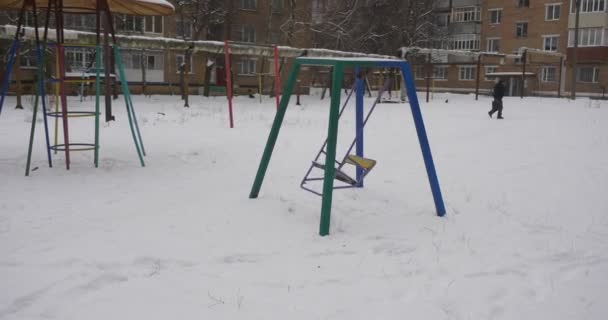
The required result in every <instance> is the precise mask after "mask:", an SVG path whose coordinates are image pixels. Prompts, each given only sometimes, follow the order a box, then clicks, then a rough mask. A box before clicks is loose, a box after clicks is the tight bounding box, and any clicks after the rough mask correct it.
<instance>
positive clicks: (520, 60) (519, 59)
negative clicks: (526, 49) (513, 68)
mask: <svg viewBox="0 0 608 320" xmlns="http://www.w3.org/2000/svg"><path fill="white" fill-rule="evenodd" d="M513 54H514V55H516V57H515V58H513V63H515V64H521V63H523V62H524V59H525V58H524V54H523V52H519V50H517V49H515V50H513Z"/></svg>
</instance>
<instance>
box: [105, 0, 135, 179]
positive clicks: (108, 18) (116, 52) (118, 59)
mask: <svg viewBox="0 0 608 320" xmlns="http://www.w3.org/2000/svg"><path fill="white" fill-rule="evenodd" d="M100 1H101V2H102V3H103V6H104V9H105V12H106V21H107V26H108V28H109V29H110V34H111V35H112V43H113V45H114V56H115V60H116V64H117V65H118V74H119V77H120V87H121V88H122V94H123V95H124V97H125V106H126V108H127V116H128V118H129V127H130V128H131V135H132V136H133V142H134V143H135V149H136V150H137V156H138V157H139V162H140V164H141V166H142V167H145V166H146V164H145V162H144V158H143V155H142V154H143V153H142V149H143V144H142V145H141V146H140V143H141V137H138V135H137V133H136V132H135V128H134V126H133V123H134V122H133V114H132V112H131V110H132V108H131V106H130V103H131V95H130V94H129V85H128V83H127V81H126V79H127V78H126V76H125V70H124V68H123V66H122V57H121V56H120V52H119V50H118V44H117V42H116V34H115V32H114V25H113V21H112V20H113V16H112V12H111V11H110V5H109V4H108V0H100ZM106 67H107V66H106ZM106 81H109V79H106ZM135 125H137V123H135ZM138 132H139V128H138Z"/></svg>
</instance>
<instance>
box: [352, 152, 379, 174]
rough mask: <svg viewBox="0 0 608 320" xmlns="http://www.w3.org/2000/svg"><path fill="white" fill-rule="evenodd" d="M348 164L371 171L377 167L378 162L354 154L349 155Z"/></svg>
mask: <svg viewBox="0 0 608 320" xmlns="http://www.w3.org/2000/svg"><path fill="white" fill-rule="evenodd" d="M346 163H348V164H352V165H353V166H356V167H359V168H361V169H363V170H365V171H370V170H372V169H373V168H374V166H376V160H374V159H368V158H363V157H359V156H357V155H354V154H349V155H348V157H346Z"/></svg>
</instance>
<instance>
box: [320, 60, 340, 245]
mask: <svg viewBox="0 0 608 320" xmlns="http://www.w3.org/2000/svg"><path fill="white" fill-rule="evenodd" d="M333 72H334V74H333V75H332V87H331V106H330V109H329V125H328V129H327V153H326V155H325V176H324V178H323V199H322V203H321V222H320V225H319V235H321V236H326V235H328V234H329V225H330V221H331V202H332V196H333V191H334V176H335V174H336V167H335V166H334V165H333V164H334V163H335V162H336V143H337V140H338V119H339V112H340V111H339V110H340V90H341V89H342V80H343V78H344V74H343V72H344V67H343V64H342V63H341V62H337V63H336V65H335V67H334V69H333Z"/></svg>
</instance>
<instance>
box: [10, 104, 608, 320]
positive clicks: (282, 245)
mask: <svg viewBox="0 0 608 320" xmlns="http://www.w3.org/2000/svg"><path fill="white" fill-rule="evenodd" d="M134 99H135V106H136V109H137V112H138V115H139V120H140V126H141V130H142V135H143V138H144V143H145V146H146V150H147V151H148V156H147V157H146V161H147V162H146V164H147V166H146V167H145V168H141V167H140V166H139V163H138V160H137V156H136V153H135V148H134V146H133V142H132V139H131V136H130V131H129V128H128V123H127V119H126V113H125V112H124V107H123V106H124V104H123V103H122V102H117V105H116V109H115V110H116V115H117V121H116V122H113V123H111V124H110V125H107V124H104V125H102V128H101V161H100V167H99V168H98V169H95V168H94V167H93V163H92V162H93V154H92V152H85V153H73V158H72V169H71V170H70V171H66V170H65V168H64V164H63V155H62V154H58V155H55V156H54V168H48V166H47V164H46V156H45V151H44V142H43V141H44V140H43V138H44V136H43V130H42V128H43V127H42V122H41V120H40V119H39V121H38V122H37V125H38V127H37V136H36V142H35V150H34V156H33V167H37V168H38V169H37V170H35V171H33V172H32V174H31V176H30V177H24V176H23V174H24V168H25V160H26V152H27V139H28V134H29V130H30V124H31V119H30V117H31V112H29V110H27V109H26V110H25V111H23V110H14V109H13V108H12V106H14V98H9V99H8V100H7V102H6V105H5V107H4V110H3V112H2V114H1V115H0V319H7V320H8V319H61V320H67V319H74V320H76V319H78V320H83V319H86V320H94V319H100V320H107V319H146V320H150V319H163V320H164V319H291V320H294V319H302V320H310V319H349V320H350V319H366V320H367V319H551V320H555V319H606V317H608V304H606V302H605V293H606V289H607V288H608V276H606V274H607V272H608V130H607V128H608V127H607V124H608V103H607V102H606V101H603V102H599V101H590V100H587V99H579V100H577V101H575V102H571V101H568V100H565V99H564V100H558V99H548V98H526V99H523V100H520V99H519V98H506V99H505V114H504V116H505V118H506V119H505V120H502V121H498V120H494V119H493V120H490V119H489V118H488V115H487V114H486V112H487V111H488V109H489V105H490V100H489V98H488V97H482V98H480V100H479V101H475V100H474V97H473V96H471V95H445V94H442V95H436V96H435V97H434V100H433V101H432V102H431V103H428V104H427V103H423V105H422V109H423V115H424V119H425V123H426V127H427V132H428V134H429V140H430V144H431V149H432V151H433V156H434V160H435V165H436V168H437V173H438V176H439V181H440V184H441V188H442V192H443V196H444V200H445V203H446V207H447V214H446V216H445V217H444V218H438V217H437V216H436V215H435V208H434V205H433V199H432V196H431V193H430V187H429V185H428V180H427V178H426V172H425V170H424V164H423V161H422V156H421V153H420V147H419V145H418V141H417V138H416V133H415V129H414V126H413V122H412V117H411V113H410V110H409V106H407V105H404V104H382V105H380V106H379V107H378V109H377V110H376V112H375V113H374V115H373V116H372V118H371V120H370V122H369V123H368V126H367V127H366V155H367V156H369V157H371V158H374V159H376V160H377V161H378V165H377V166H376V168H375V169H374V170H373V171H372V172H371V173H370V175H369V176H368V178H367V180H366V187H365V188H364V189H358V190H344V191H336V192H335V193H334V202H333V211H332V226H331V235H330V236H328V237H319V236H318V235H317V232H318V225H319V214H320V205H321V201H320V198H319V197H317V196H315V195H312V194H310V193H307V192H304V191H302V190H301V189H300V188H299V183H300V180H301V178H302V176H303V175H304V173H305V170H306V169H307V168H308V165H309V164H310V161H311V160H312V158H313V156H314V154H315V152H316V151H317V150H318V148H319V147H320V145H321V143H322V142H323V139H324V138H325V135H326V134H327V119H328V101H327V100H325V101H320V99H319V97H315V96H311V97H308V96H304V97H302V100H303V105H302V106H295V105H292V106H290V109H289V110H288V112H287V116H286V118H285V122H284V125H283V128H282V130H281V135H280V136H279V140H278V142H277V147H276V148H275V152H274V155H273V159H272V161H271V163H270V167H269V170H268V174H267V176H266V180H265V182H264V185H263V186H262V191H261V193H260V197H259V199H256V200H251V199H248V195H249V190H250V188H251V185H252V183H253V179H254V176H255V173H256V169H257V165H258V163H259V160H260V157H261V154H262V150H263V148H264V145H265V142H266V138H267V136H268V132H269V129H270V125H271V123H272V119H273V115H274V112H275V111H274V110H275V107H274V100H273V99H269V98H266V99H265V100H264V102H263V103H262V104H260V103H259V101H258V100H252V99H248V98H237V99H236V100H235V124H236V127H235V128H234V129H229V128H228V113H227V103H226V100H225V98H222V97H217V98H209V99H202V98H200V97H192V98H191V105H192V107H191V108H189V109H184V108H182V107H181V102H180V101H179V99H178V97H177V96H173V97H169V96H152V97H140V96H136V97H134ZM446 99H448V103H446ZM72 100H74V101H76V100H75V98H74V99H72ZM368 102H369V101H368ZM73 104H77V103H76V102H74V103H73ZM87 104H88V106H87V107H86V108H87V109H88V110H90V109H91V107H90V106H91V102H90V101H89V102H87ZM353 108H354V107H351V108H350V109H349V111H348V112H347V113H346V114H345V115H344V118H343V119H342V120H343V121H342V122H341V127H340V141H341V144H340V145H341V146H342V148H341V149H340V150H339V151H342V152H343V151H344V147H345V146H346V145H348V144H349V142H350V140H351V139H352V138H353V133H354V129H353V122H354V115H353V112H352V109H353ZM70 124H71V125H72V131H71V137H72V139H73V140H74V141H75V142H90V141H92V133H93V128H94V127H93V123H92V120H91V119H73V120H70ZM51 125H52V123H51Z"/></svg>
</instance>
